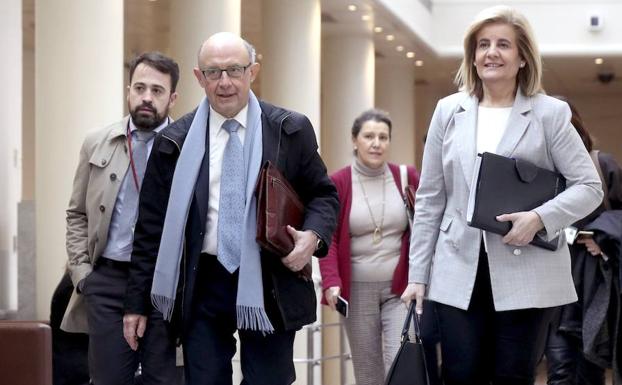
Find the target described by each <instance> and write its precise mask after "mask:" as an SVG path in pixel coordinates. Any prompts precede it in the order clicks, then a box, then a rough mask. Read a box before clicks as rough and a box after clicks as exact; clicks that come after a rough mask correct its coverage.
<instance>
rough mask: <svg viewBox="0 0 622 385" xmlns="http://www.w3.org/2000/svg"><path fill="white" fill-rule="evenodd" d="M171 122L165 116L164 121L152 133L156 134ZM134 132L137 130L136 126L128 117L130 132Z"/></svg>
mask: <svg viewBox="0 0 622 385" xmlns="http://www.w3.org/2000/svg"><path fill="white" fill-rule="evenodd" d="M171 122H172V119H171V118H170V117H168V116H167V117H166V119H164V121H163V122H162V124H160V125H159V126H158V127H156V128H155V130H153V132H156V133H157V132H160V131H162V130H163V129H164V127H166V126H168V125H169V124H170V123H171ZM136 130H138V128H137V127H136V125H135V124H134V121H133V120H132V118H131V117H130V132H134V131H136Z"/></svg>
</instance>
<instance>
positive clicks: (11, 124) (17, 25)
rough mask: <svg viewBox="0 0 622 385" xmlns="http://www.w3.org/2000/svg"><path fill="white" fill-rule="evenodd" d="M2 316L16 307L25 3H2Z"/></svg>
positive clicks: (0, 196) (13, 0) (0, 46)
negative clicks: (16, 242) (23, 6)
mask: <svg viewBox="0 0 622 385" xmlns="http://www.w3.org/2000/svg"><path fill="white" fill-rule="evenodd" d="M0 49H1V50H2V52H3V53H4V59H3V61H4V64H3V66H2V68H3V70H2V71H0V84H2V85H3V87H4V89H5V92H3V93H2V95H0V137H2V138H3V139H2V140H1V141H0V181H2V182H1V183H0V319H2V318H4V317H5V316H8V314H7V312H9V311H15V310H17V253H16V245H15V240H16V236H17V204H18V202H19V200H20V194H21V171H20V162H19V158H20V152H19V149H20V146H21V127H22V110H21V109H22V83H21V82H22V2H21V0H8V1H5V2H3V3H2V4H1V5H0Z"/></svg>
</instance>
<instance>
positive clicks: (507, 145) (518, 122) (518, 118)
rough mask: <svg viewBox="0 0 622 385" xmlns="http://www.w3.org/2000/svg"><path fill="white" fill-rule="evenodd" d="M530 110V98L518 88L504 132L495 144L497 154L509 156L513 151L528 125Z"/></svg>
mask: <svg viewBox="0 0 622 385" xmlns="http://www.w3.org/2000/svg"><path fill="white" fill-rule="evenodd" d="M529 111H531V100H530V99H529V98H528V97H526V96H525V95H523V93H522V92H521V91H520V88H519V89H518V91H517V92H516V98H515V99H514V106H512V111H511V112H510V117H509V118H508V123H507V126H506V128H505V132H504V133H503V136H502V137H501V141H500V142H499V145H498V146H497V154H499V155H503V156H508V157H509V156H510V155H512V153H513V152H514V149H515V148H516V145H517V144H518V142H519V140H520V138H522V136H523V134H524V133H525V130H527V126H529V121H530V119H529V117H528V116H527V115H528V112H529Z"/></svg>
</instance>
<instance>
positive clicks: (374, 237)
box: [356, 171, 387, 245]
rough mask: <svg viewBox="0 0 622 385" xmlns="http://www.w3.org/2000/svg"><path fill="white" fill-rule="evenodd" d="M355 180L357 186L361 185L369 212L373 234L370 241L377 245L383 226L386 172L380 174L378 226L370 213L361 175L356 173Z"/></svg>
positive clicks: (380, 239)
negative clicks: (357, 183)
mask: <svg viewBox="0 0 622 385" xmlns="http://www.w3.org/2000/svg"><path fill="white" fill-rule="evenodd" d="M356 178H357V179H358V181H359V185H361V191H363V198H364V199H365V203H366V204H367V209H368V210H369V216H370V217H371V222H372V224H373V225H374V234H373V235H372V238H371V241H372V243H373V244H374V245H377V244H378V243H380V241H382V225H383V224H384V200H385V194H386V185H387V184H386V172H385V171H383V172H382V215H381V217H380V226H379V225H378V224H377V223H376V218H374V213H373V212H372V211H371V205H370V204H369V199H368V198H367V192H366V191H365V186H364V185H363V181H362V180H361V174H360V173H359V172H357V173H356Z"/></svg>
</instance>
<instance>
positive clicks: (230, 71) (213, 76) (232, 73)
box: [201, 63, 253, 80]
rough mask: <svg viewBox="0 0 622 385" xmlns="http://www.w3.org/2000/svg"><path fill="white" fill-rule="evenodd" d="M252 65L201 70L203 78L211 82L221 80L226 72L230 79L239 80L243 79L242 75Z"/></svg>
mask: <svg viewBox="0 0 622 385" xmlns="http://www.w3.org/2000/svg"><path fill="white" fill-rule="evenodd" d="M252 64H253V63H248V65H245V66H238V65H233V66H231V67H227V68H208V69H206V70H201V72H202V73H203V76H205V77H206V78H208V79H210V80H218V79H220V78H221V76H222V73H223V72H226V73H227V76H229V77H230V78H234V79H237V78H241V77H242V75H244V72H246V69H247V68H248V67H250V66H251V65H252Z"/></svg>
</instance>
